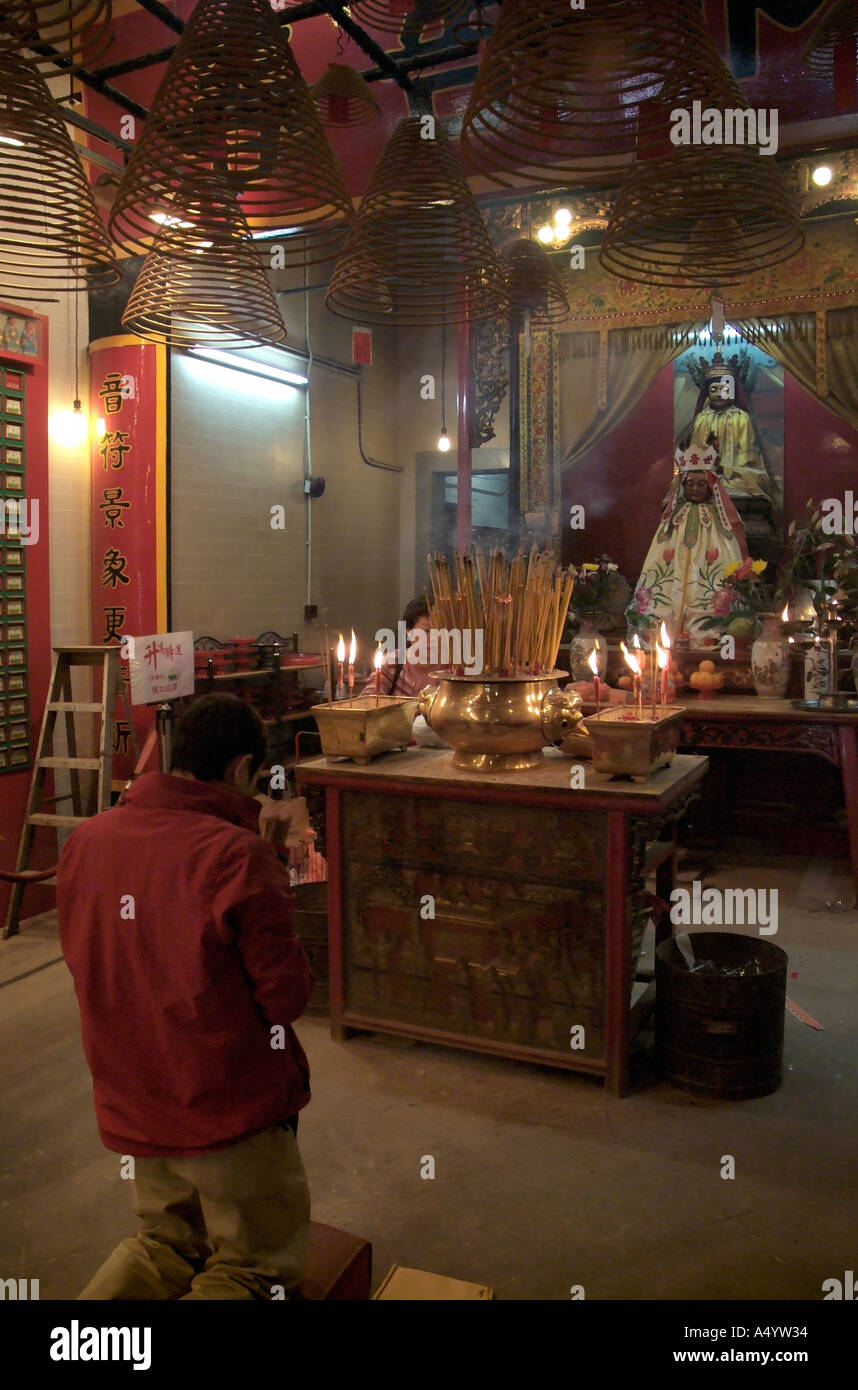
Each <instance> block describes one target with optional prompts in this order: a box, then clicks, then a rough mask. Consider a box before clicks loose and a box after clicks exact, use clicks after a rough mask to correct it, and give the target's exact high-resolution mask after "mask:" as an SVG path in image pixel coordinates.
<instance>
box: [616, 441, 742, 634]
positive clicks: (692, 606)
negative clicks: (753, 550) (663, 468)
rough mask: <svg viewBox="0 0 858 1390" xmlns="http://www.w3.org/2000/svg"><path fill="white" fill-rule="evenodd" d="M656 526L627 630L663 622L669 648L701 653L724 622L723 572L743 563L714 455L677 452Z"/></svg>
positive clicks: (737, 526) (738, 530) (737, 527)
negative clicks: (712, 623) (713, 621)
mask: <svg viewBox="0 0 858 1390" xmlns="http://www.w3.org/2000/svg"><path fill="white" fill-rule="evenodd" d="M674 468H675V472H674V476H673V481H672V483H671V485H670V490H669V491H668V494H667V497H666V499H665V504H664V511H663V512H662V516H661V521H660V523H659V526H658V528H657V530H656V533H655V536H654V537H653V540H652V544H651V545H650V548H649V550H648V552H647V556H646V559H645V560H644V564H643V569H642V570H641V575H640V578H639V580H638V582H637V585H636V586H635V590H634V593H633V595H632V599H631V602H630V603H629V606H628V608H627V609H626V615H625V616H626V619H627V622H628V624H629V627H630V629H632V630H634V629H635V628H638V629H640V630H642V631H643V632H647V631H648V630H649V629H650V628H651V625H652V623H653V621H654V620H655V622H657V623H661V622H662V620H663V621H664V622H666V624H667V627H668V629H669V631H670V633H671V636H672V639H673V640H674V642H676V641H680V642H681V643H682V644H683V645H690V646H700V645H702V643H703V641H704V640H705V639H709V640H711V636H712V633H711V631H710V629H709V626H708V625H705V624H704V620H705V619H709V618H713V617H719V616H723V615H721V614H719V605H720V604H722V603H723V601H724V594H723V591H722V589H721V585H722V582H723V580H724V578H725V570H726V567H727V566H728V565H729V564H731V563H733V564H736V565H742V564H743V563H744V561H745V560H747V559H748V547H747V543H746V541H745V532H744V528H743V526H742V522H741V520H740V518H739V514H738V512H737V510H736V507H735V505H734V503H733V500H732V498H731V497H730V494H729V492H728V491H727V488H726V485H725V481H724V479H723V478H722V476H721V468H720V464H719V459H718V454H717V452H716V450H715V449H714V448H711V447H710V448H707V449H705V450H702V449H701V450H698V449H697V448H695V447H694V446H693V445H692V446H689V448H688V449H677V450H676V453H675V454H674Z"/></svg>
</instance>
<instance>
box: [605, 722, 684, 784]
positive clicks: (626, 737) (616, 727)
mask: <svg viewBox="0 0 858 1390" xmlns="http://www.w3.org/2000/svg"><path fill="white" fill-rule="evenodd" d="M633 713H634V711H633V710H632V708H631V707H630V706H628V705H616V706H614V707H613V708H611V709H606V710H603V711H602V713H601V714H600V715H598V716H596V715H590V716H588V717H587V718H586V719H585V720H584V724H585V726H586V729H587V732H588V733H589V735H590V741H591V743H592V746H593V767H594V769H595V770H596V772H601V773H603V774H604V775H605V776H607V777H631V779H632V781H634V782H645V781H646V780H647V778H649V777H651V776H652V774H653V773H654V772H657V771H658V769H659V768H661V767H670V764H671V763H672V762H673V756H674V754H675V752H676V750H677V748H678V747H679V726H680V721H681V719H682V716H683V713H684V710H683V708H682V706H680V705H673V706H669V707H668V708H667V709H666V710H665V711H664V713H663V714H661V715H660V716H659V718H657V719H652V718H650V717H649V715H648V712H647V711H645V712H644V717H643V719H635V718H633V717H630V716H632V715H633Z"/></svg>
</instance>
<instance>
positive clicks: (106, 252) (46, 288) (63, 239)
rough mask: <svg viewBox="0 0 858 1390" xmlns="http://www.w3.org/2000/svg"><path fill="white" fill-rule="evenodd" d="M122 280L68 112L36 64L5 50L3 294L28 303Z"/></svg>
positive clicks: (0, 129) (1, 82)
mask: <svg viewBox="0 0 858 1390" xmlns="http://www.w3.org/2000/svg"><path fill="white" fill-rule="evenodd" d="M118 279H119V269H118V267H117V265H116V261H115V258H114V255H113V250H112V247H111V245H110V240H109V238H108V236H107V232H106V231H105V228H104V224H103V222H102V220H101V218H100V216H99V214H98V209H97V208H96V205H95V200H94V198H93V196H92V192H91V190H90V186H89V183H88V181H87V178H86V175H85V173H84V171H83V167H82V165H81V162H80V159H79V157H78V155H77V152H76V151H75V148H74V146H73V144H72V142H71V139H70V137H69V134H68V131H67V129H66V126H65V123H64V121H63V118H62V112H61V110H60V108H59V107H58V106H57V104H56V102H55V101H54V99H53V97H52V96H51V94H50V92H49V91H48V86H47V83H46V82H45V79H44V78H43V77H42V75H41V73H40V72H39V71H38V69H37V68H36V67H35V65H34V64H33V63H32V62H31V61H30V60H29V59H27V58H24V57H22V56H21V55H19V54H18V53H16V52H14V51H12V50H11V49H5V50H0V294H3V295H6V296H9V297H11V298H13V299H23V300H28V299H31V298H33V297H34V296H41V297H42V298H43V297H44V293H43V292H46V293H47V294H48V295H50V294H55V293H56V292H57V291H59V290H86V289H94V288H97V287H102V286H106V285H113V284H115V283H116V282H117V280H118Z"/></svg>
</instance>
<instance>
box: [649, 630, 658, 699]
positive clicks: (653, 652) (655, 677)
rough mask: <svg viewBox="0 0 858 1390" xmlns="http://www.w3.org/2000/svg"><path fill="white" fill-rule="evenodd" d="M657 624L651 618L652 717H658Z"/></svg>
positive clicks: (650, 677) (650, 671) (650, 669)
mask: <svg viewBox="0 0 858 1390" xmlns="http://www.w3.org/2000/svg"><path fill="white" fill-rule="evenodd" d="M657 633H658V625H657V623H656V620H655V618H653V621H652V626H651V628H650V634H649V680H650V685H651V687H652V718H653V720H656V719H657V718H658V707H657V703H656V702H657V700H658V637H657V635H656V634H657Z"/></svg>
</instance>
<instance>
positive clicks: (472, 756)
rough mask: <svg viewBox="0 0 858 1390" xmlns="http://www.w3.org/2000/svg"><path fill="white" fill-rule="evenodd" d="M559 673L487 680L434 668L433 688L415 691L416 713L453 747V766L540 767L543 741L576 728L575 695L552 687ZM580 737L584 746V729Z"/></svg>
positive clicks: (470, 768)
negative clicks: (436, 680) (435, 680)
mask: <svg viewBox="0 0 858 1390" xmlns="http://www.w3.org/2000/svg"><path fill="white" fill-rule="evenodd" d="M565 675H566V672H565V671H551V672H549V673H548V674H546V675H545V676H536V677H528V678H523V679H519V678H518V677H514V676H512V677H508V676H497V677H492V678H489V679H487V678H486V677H485V676H449V675H446V674H443V673H439V677H438V678H439V685H438V687H437V689H434V688H432V687H427V689H426V690H424V691H423V692H422V693H421V695H420V713H421V714H422V715H423V718H424V719H425V720H426V723H427V724H428V725H429V727H430V728H431V729H432V730H433V731H434V732H435V733H436V734H437V735H438V737H439V738H441V739H443V740H444V742H445V743H448V744H449V745H450V747H451V748H452V749H453V766H454V767H459V768H462V769H464V770H466V771H469V772H521V771H524V770H525V769H527V768H532V767H540V766H541V764H542V761H543V759H542V750H543V748H544V747H545V745H546V744H549V743H555V742H559V740H560V739H561V737H562V738H568V737H569V736H571V734H572V732H573V730H574V729H578V730H580V729H581V726H582V723H583V720H582V715H581V709H580V705H581V700H580V696H579V695H578V694H577V693H576V692H575V691H570V692H569V693H568V694H567V693H566V692H565V691H561V690H558V688H557V681H558V680H559V679H562V677H563V676H565ZM561 725H562V727H561ZM581 742H582V745H583V746H584V747H586V746H587V738H586V734H583V736H582V739H581ZM584 756H586V754H585V755H584Z"/></svg>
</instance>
